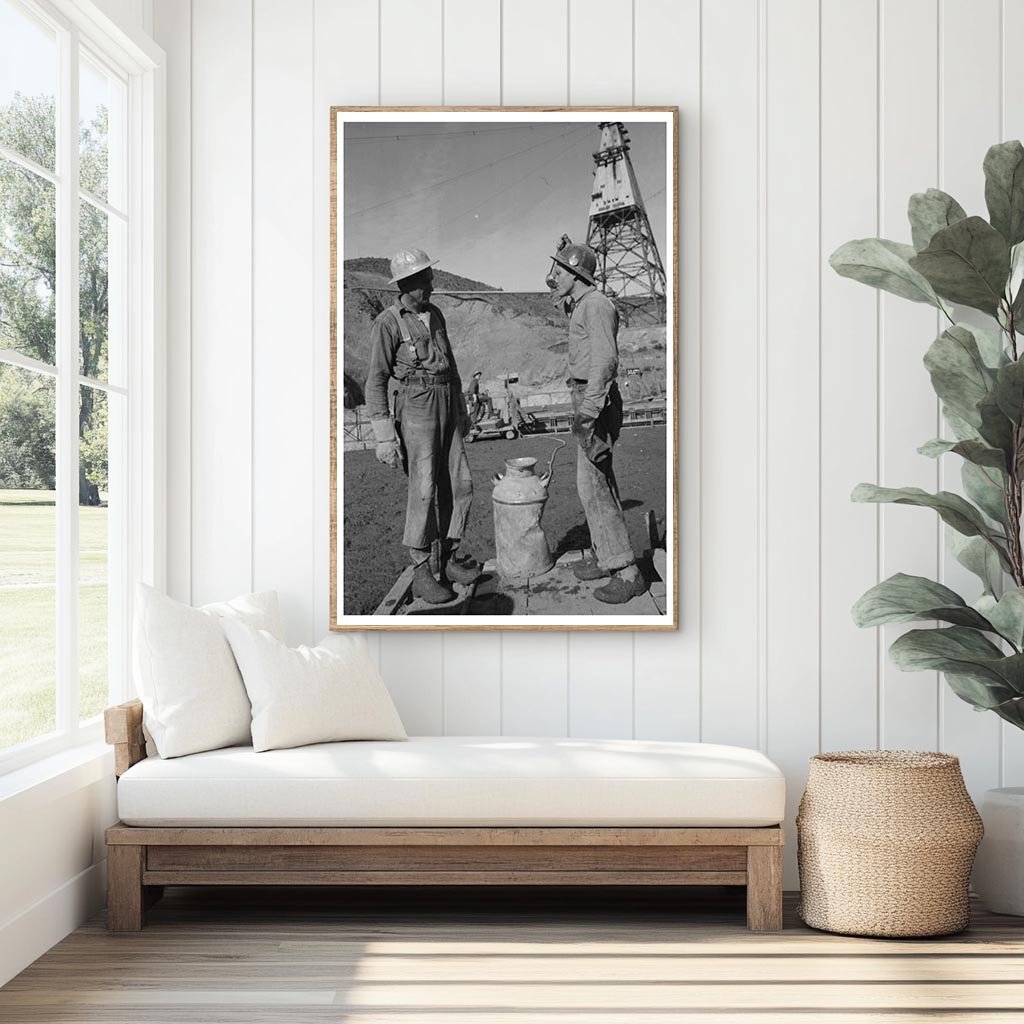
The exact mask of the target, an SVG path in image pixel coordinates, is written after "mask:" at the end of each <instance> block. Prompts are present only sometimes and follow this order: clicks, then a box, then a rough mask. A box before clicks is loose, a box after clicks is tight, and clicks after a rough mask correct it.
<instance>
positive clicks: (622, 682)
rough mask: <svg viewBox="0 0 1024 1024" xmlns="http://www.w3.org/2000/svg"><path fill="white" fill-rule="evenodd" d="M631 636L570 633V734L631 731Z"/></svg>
mask: <svg viewBox="0 0 1024 1024" xmlns="http://www.w3.org/2000/svg"><path fill="white" fill-rule="evenodd" d="M632 644H633V641H632V637H631V636H630V635H629V634H628V633H627V634H622V633H570V634H569V735H570V736H588V737H598V736H612V737H616V738H624V739H629V738H631V737H632V735H633V661H632V657H631V655H632Z"/></svg>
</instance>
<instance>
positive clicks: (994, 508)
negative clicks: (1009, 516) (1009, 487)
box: [960, 462, 1006, 532]
mask: <svg viewBox="0 0 1024 1024" xmlns="http://www.w3.org/2000/svg"><path fill="white" fill-rule="evenodd" d="M960 478H961V479H962V480H963V483H964V491H965V492H966V493H967V497H968V498H970V499H971V501H973V502H974V504H975V505H977V506H978V508H980V509H981V511H982V512H984V513H985V515H987V516H988V517H989V519H991V520H992V521H993V522H994V523H998V524H999V526H1000V527H1001V528H1002V529H1003V531H1004V532H1005V531H1006V500H1005V499H1006V491H1005V490H1004V487H1005V478H1004V476H1003V474H1002V473H1001V472H1000V471H999V470H997V469H992V468H991V467H989V466H976V465H974V464H973V463H971V462H965V463H964V464H963V466H961V467H960Z"/></svg>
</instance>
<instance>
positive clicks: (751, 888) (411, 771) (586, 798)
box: [105, 701, 785, 931]
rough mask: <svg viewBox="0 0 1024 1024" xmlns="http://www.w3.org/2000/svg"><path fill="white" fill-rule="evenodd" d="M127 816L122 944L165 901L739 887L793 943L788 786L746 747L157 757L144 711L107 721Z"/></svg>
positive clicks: (117, 833) (114, 904)
mask: <svg viewBox="0 0 1024 1024" xmlns="http://www.w3.org/2000/svg"><path fill="white" fill-rule="evenodd" d="M105 721H106V735H107V741H108V742H109V743H112V744H113V745H114V747H115V759H116V772H117V775H118V777H119V781H118V793H117V797H118V813H119V815H120V818H121V821H120V822H119V823H118V824H117V825H115V826H113V827H112V828H110V829H108V830H107V845H108V852H109V862H108V875H109V899H108V903H109V916H108V924H109V927H110V928H111V930H113V931H135V930H138V929H139V928H141V927H142V924H143V915H144V910H145V907H146V906H148V905H149V904H150V903H152V902H154V901H155V900H156V899H159V897H160V895H161V893H162V891H163V886H165V885H286V884H293V885H488V884H490V885H740V886H744V885H745V886H746V887H747V925H748V927H749V928H751V929H752V930H754V931H776V930H778V929H780V928H781V927H782V843H783V836H782V829H781V828H780V822H781V821H782V819H783V816H784V806H785V781H784V779H783V776H782V773H781V772H780V771H779V769H778V768H777V767H776V766H775V765H774V764H772V762H771V761H769V760H768V759H767V758H766V757H765V756H764V755H762V754H760V753H758V752H756V751H752V750H746V749H743V748H739V747H727V746H716V745H712V744H701V743H669V742H658V741H641V740H584V739H520V738H514V737H490V738H479V737H414V738H411V739H409V740H408V741H406V742H399V743H394V742H373V741H370V742H347V743H320V744H315V745H313V746H307V747H299V748H294V749H287V750H272V751H266V752H261V753H255V752H254V751H253V750H252V748H251V747H231V748H228V749H224V750H212V751H206V752H204V753H198V754H190V755H187V756H184V757H177V758H170V759H166V760H164V759H161V758H159V757H156V756H153V757H147V756H146V743H145V739H144V737H143V730H142V705H141V703H139V702H138V701H131V702H129V703H127V704H122V705H120V706H119V707H116V708H110V709H108V711H107V712H106V715H105Z"/></svg>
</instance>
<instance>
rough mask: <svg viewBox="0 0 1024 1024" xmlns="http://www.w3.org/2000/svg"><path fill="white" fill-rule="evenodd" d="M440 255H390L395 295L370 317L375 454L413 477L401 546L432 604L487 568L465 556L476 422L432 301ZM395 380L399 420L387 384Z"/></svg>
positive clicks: (416, 586) (418, 592) (417, 588)
mask: <svg viewBox="0 0 1024 1024" xmlns="http://www.w3.org/2000/svg"><path fill="white" fill-rule="evenodd" d="M436 263H437V260H431V259H430V257H429V256H428V255H427V254H426V253H425V252H424V251H423V250H422V249H403V250H402V251H401V252H399V253H397V254H396V255H395V257H394V258H393V259H392V260H391V282H390V283H391V284H397V285H398V293H399V294H398V298H397V299H396V300H395V302H394V303H392V305H390V306H388V307H387V309H385V310H384V311H383V312H382V313H381V314H380V315H379V316H378V317H377V318H376V320H374V322H373V331H372V334H371V336H370V369H369V373H368V374H367V378H366V406H367V412H368V413H369V415H370V419H371V422H372V424H373V433H374V436H375V438H376V440H377V460H378V461H379V462H381V463H383V464H384V465H387V466H390V467H392V468H397V467H399V466H402V467H403V468H404V469H405V471H406V473H407V474H408V477H409V492H408V500H407V502H406V509H405V533H404V535H403V538H402V543H403V544H405V546H406V547H407V548H408V549H409V554H410V557H411V559H412V563H413V565H414V566H415V572H414V575H413V584H412V587H413V596H414V597H417V598H420V599H421V600H424V601H427V602H428V603H430V604H443V603H445V602H447V601H451V600H453V599H454V597H455V594H454V592H453V591H452V589H451V587H450V586H449V584H450V583H469V582H472V580H474V579H476V577H477V576H478V575H479V574H480V564H479V562H476V561H475V560H474V559H472V558H470V557H468V556H467V555H465V554H464V553H463V554H460V553H459V550H458V548H459V544H460V542H461V541H462V536H463V533H464V531H465V528H466V517H467V516H468V515H469V506H470V502H471V501H472V499H473V478H472V476H471V475H470V469H469V460H468V459H467V458H466V450H465V447H464V445H463V438H464V437H465V436H466V433H467V432H468V431H469V427H470V422H469V417H468V415H467V413H466V407H465V400H464V398H463V395H462V383H461V380H460V379H459V371H458V368H457V367H456V365H455V356H454V354H453V353H452V347H451V343H450V342H449V340H448V331H447V328H446V325H445V320H444V316H443V315H442V313H441V311H440V310H439V309H438V308H437V306H435V305H433V304H432V303H431V302H430V296H431V293H432V292H433V290H434V271H433V270H432V269H431V268H432V267H433V266H434V265H435V264H436ZM392 379H394V380H395V381H397V384H398V390H397V395H396V398H395V409H394V416H393V417H392V416H391V415H390V412H389V409H388V386H389V383H390V381H391V380H392ZM435 540H440V541H441V574H440V579H436V578H435V577H434V575H433V573H432V572H431V570H430V549H431V545H432V544H433V542H434V541H435Z"/></svg>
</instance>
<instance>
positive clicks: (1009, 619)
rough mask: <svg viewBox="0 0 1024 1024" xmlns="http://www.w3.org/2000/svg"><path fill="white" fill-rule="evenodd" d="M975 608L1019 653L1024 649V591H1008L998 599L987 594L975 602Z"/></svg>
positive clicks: (1016, 588)
mask: <svg viewBox="0 0 1024 1024" xmlns="http://www.w3.org/2000/svg"><path fill="white" fill-rule="evenodd" d="M974 607H975V608H976V609H977V610H978V612H979V613H980V614H981V615H982V616H983V617H984V618H986V619H987V620H988V621H989V622H990V623H991V624H992V625H993V626H994V627H995V629H996V632H998V633H999V635H1000V636H1001V637H1003V639H1005V640H1006V641H1008V642H1009V643H1011V644H1013V646H1014V647H1015V648H1016V649H1017V650H1018V651H1020V650H1022V649H1024V589H1022V588H1020V587H1015V588H1014V589H1013V590H1007V591H1006V592H1005V593H1004V594H1003V596H1002V597H1000V598H998V599H996V598H995V597H994V596H993V595H992V594H985V595H983V596H982V597H980V598H979V599H978V600H977V601H975V602H974Z"/></svg>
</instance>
